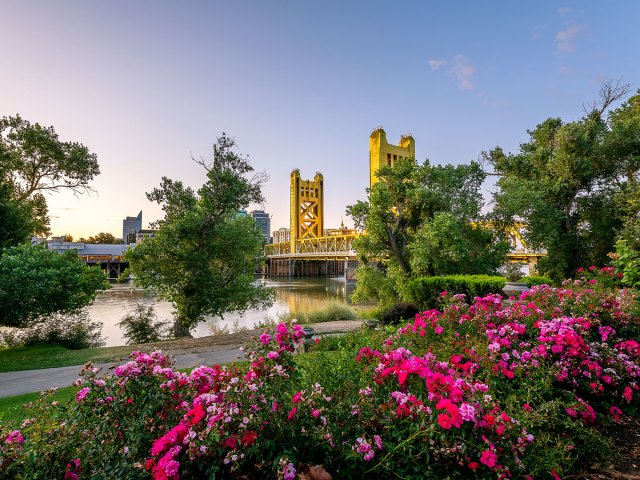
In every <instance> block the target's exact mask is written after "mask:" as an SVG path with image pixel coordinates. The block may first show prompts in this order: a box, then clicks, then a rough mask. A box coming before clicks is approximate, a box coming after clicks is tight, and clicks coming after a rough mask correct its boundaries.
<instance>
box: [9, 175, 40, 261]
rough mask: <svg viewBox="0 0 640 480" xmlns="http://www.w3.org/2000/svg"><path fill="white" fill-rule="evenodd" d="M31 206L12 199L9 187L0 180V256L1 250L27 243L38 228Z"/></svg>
mask: <svg viewBox="0 0 640 480" xmlns="http://www.w3.org/2000/svg"><path fill="white" fill-rule="evenodd" d="M32 213H33V212H32V209H31V205H29V204H26V205H25V204H21V203H20V202H17V201H16V200H15V199H14V198H13V192H12V189H11V187H10V186H9V185H8V184H6V183H2V179H1V178H0V254H1V253H2V249H3V248H7V247H11V246H14V245H18V244H20V243H25V242H27V241H29V239H30V238H31V235H32V234H33V232H35V231H36V230H37V229H38V227H37V225H36V223H35V222H34V220H33V215H32Z"/></svg>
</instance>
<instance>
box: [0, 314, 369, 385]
mask: <svg viewBox="0 0 640 480" xmlns="http://www.w3.org/2000/svg"><path fill="white" fill-rule="evenodd" d="M305 326H308V327H311V328H313V329H314V331H315V332H316V333H318V334H330V333H343V332H348V331H352V330H357V329H358V328H360V327H361V326H362V320H338V321H333V322H322V323H311V324H308V325H305ZM260 331H261V330H260V329H252V330H243V331H240V332H236V333H227V334H220V335H210V336H206V337H199V338H181V339H177V340H166V341H162V342H154V343H143V344H138V345H125V346H118V347H100V348H86V349H82V350H69V349H66V348H64V347H59V346H36V347H20V348H11V349H1V350H0V372H2V373H6V372H18V371H25V370H40V369H48V368H57V367H69V366H76V365H77V366H79V365H83V364H85V363H87V362H92V363H109V362H117V361H119V360H122V359H126V358H128V356H129V354H130V353H131V352H133V351H136V350H139V351H145V352H150V351H153V350H162V351H164V352H167V353H169V354H170V355H173V356H175V355H181V354H196V353H200V352H206V351H209V350H212V349H225V350H231V349H234V348H240V347H241V346H243V345H244V344H245V343H246V342H247V341H248V340H249V339H250V338H251V337H252V336H255V335H256V334H257V333H259V332H260Z"/></svg>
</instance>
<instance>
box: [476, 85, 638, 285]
mask: <svg viewBox="0 0 640 480" xmlns="http://www.w3.org/2000/svg"><path fill="white" fill-rule="evenodd" d="M627 92H628V87H627V86H625V85H621V84H619V83H614V82H608V83H606V84H605V85H604V86H603V87H602V89H601V91H600V94H599V98H598V100H596V101H595V102H594V103H593V104H592V105H591V106H590V107H588V108H587V111H586V114H585V115H584V117H582V118H581V119H579V120H576V121H572V122H563V121H562V120H561V119H560V118H548V119H547V120H545V121H544V122H542V123H540V124H539V125H537V126H536V128H535V129H534V130H531V131H529V132H528V133H529V140H528V141H527V142H525V143H523V144H522V145H520V150H519V152H517V153H515V154H505V153H504V152H503V150H502V149H500V148H499V147H497V148H496V149H494V150H493V151H491V152H489V153H488V154H486V156H487V158H488V159H489V160H490V161H491V163H492V164H493V166H494V168H495V171H496V173H497V174H498V175H499V176H500V178H499V180H498V182H497V185H498V188H499V190H498V192H497V193H496V194H495V205H496V206H495V209H494V213H495V215H496V218H497V219H498V220H500V221H504V222H512V221H514V220H524V221H525V222H526V223H527V228H526V230H525V232H524V235H525V238H526V239H527V240H528V241H529V243H530V244H531V245H532V246H543V247H544V248H546V250H547V255H546V256H545V257H543V258H542V259H541V260H540V262H539V264H538V270H539V271H540V273H544V274H546V275H549V276H551V277H552V278H554V279H555V280H561V279H564V278H567V277H570V276H571V275H573V274H574V273H575V271H576V270H577V269H578V268H579V267H581V266H585V265H591V264H604V263H606V262H607V254H608V253H609V252H611V251H612V250H613V245H614V242H615V239H616V236H617V235H619V233H620V231H621V229H622V228H623V226H624V225H625V222H628V223H629V224H630V225H631V224H632V223H633V222H632V219H633V218H635V217H636V215H637V213H638V201H637V198H638V196H637V195H638V191H639V190H638V188H637V185H638V179H637V176H638V164H639V158H640V157H639V153H638V152H639V151H640V149H639V148H638V146H639V145H640V128H639V126H640V122H639V118H640V115H639V111H638V99H637V97H636V98H633V99H631V100H630V101H629V102H627V103H626V104H625V105H623V107H621V108H620V109H618V110H615V111H612V112H611V113H610V114H609V115H608V116H606V115H605V112H607V110H608V109H609V108H610V107H611V105H612V104H613V103H614V102H616V101H617V100H619V99H620V98H622V97H623V96H625V95H626V94H627ZM629 228H631V227H629Z"/></svg>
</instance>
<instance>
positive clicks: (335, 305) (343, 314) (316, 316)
mask: <svg viewBox="0 0 640 480" xmlns="http://www.w3.org/2000/svg"><path fill="white" fill-rule="evenodd" d="M355 318H356V313H355V312H354V311H353V310H352V309H351V308H349V307H348V306H346V305H345V304H343V303H340V302H335V301H334V302H329V303H327V304H326V305H325V306H324V307H323V308H322V309H321V310H317V311H315V312H311V313H309V314H308V315H307V319H308V320H309V322H311V323H317V322H333V321H336V320H353V319H355Z"/></svg>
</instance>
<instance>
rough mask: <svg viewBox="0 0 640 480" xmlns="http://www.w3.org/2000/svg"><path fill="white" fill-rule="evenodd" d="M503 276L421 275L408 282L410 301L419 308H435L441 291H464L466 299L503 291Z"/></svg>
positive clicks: (471, 299)
mask: <svg viewBox="0 0 640 480" xmlns="http://www.w3.org/2000/svg"><path fill="white" fill-rule="evenodd" d="M505 281H506V280H505V279H504V277H498V276H490V275H450V276H446V277H421V278H416V279H415V280H412V281H411V282H409V286H408V289H409V296H410V301H411V302H413V303H415V304H416V305H417V306H418V307H420V308H435V307H436V306H437V300H438V298H439V297H440V294H441V293H442V292H449V293H453V294H457V293H464V294H465V295H466V296H467V300H469V301H473V298H474V297H477V296H480V297H482V296H485V295H487V294H489V293H500V294H501V293H503V292H502V288H503V287H504V285H505Z"/></svg>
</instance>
